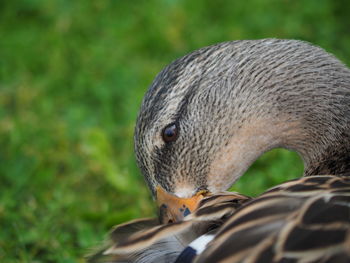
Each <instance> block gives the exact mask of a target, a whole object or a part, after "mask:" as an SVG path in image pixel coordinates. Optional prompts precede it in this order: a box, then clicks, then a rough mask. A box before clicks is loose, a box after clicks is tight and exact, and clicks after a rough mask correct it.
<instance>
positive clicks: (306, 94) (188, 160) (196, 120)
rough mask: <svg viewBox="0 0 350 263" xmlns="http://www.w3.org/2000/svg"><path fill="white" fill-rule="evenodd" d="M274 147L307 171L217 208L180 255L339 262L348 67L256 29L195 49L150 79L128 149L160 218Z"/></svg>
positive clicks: (182, 209)
mask: <svg viewBox="0 0 350 263" xmlns="http://www.w3.org/2000/svg"><path fill="white" fill-rule="evenodd" d="M278 147H282V148H286V149H290V150H293V151H296V152H297V153H298V154H299V155H300V156H301V157H302V159H303V161H304V176H305V177H303V178H301V179H298V180H295V181H291V182H286V183H284V184H281V185H279V186H276V187H274V188H273V189H271V190H269V191H267V192H266V193H264V194H262V195H261V196H259V197H257V198H255V199H254V200H252V201H248V202H244V203H242V205H241V206H240V207H239V208H237V207H236V208H235V209H234V210H233V211H232V210H231V213H230V215H229V216H227V214H225V215H224V216H223V218H221V217H220V216H218V217H216V218H215V220H214V221H217V220H218V219H220V224H219V225H217V226H216V228H215V231H214V230H213V229H212V230H210V231H209V230H208V229H206V230H205V231H202V232H201V235H202V234H210V235H211V238H210V239H208V240H210V241H206V242H202V243H203V246H204V247H202V248H200V249H198V253H195V254H194V255H191V256H189V257H187V258H189V260H188V262H246V263H252V262H349V258H350V243H349V242H350V236H349V229H350V226H349V223H350V216H349V208H350V199H349V198H350V188H349V183H350V180H349V178H350V177H348V175H349V174H350V70H349V69H348V68H347V67H346V66H345V65H344V64H342V63H341V62H340V61H339V60H337V59H336V58H335V57H334V56H332V55H330V54H328V53H327V52H325V51H324V50H323V49H321V48H319V47H316V46H313V45H311V44H309V43H306V42H303V41H297V40H279V39H263V40H245V41H233V42H225V43H220V44H217V45H213V46H209V47H205V48H202V49H199V50H197V51H194V52H192V53H190V54H188V55H186V56H184V57H182V58H180V59H178V60H175V61H174V62H172V63H171V64H170V65H168V66H167V67H165V69H164V70H163V71H162V72H160V73H159V75H158V76H157V77H156V78H155V80H154V82H153V83H152V85H151V87H150V89H149V90H148V92H147V93H146V95H145V97H144V100H143V103H142V106H141V110H140V113H139V116H138V120H137V124H136V128H135V152H136V157H137V161H138V165H139V167H140V169H141V171H142V173H143V175H144V177H145V179H146V182H147V184H148V186H149V188H150V190H151V192H152V194H153V196H154V198H155V199H156V200H157V202H158V205H159V207H160V211H161V216H160V223H161V224H163V225H165V226H167V227H166V228H171V227H170V226H172V225H173V224H175V225H176V224H179V225H181V222H188V221H191V220H193V218H195V216H194V215H196V211H199V210H200V203H201V201H202V200H206V199H207V198H209V196H212V195H213V196H215V195H217V194H218V193H220V192H223V191H225V190H227V189H228V188H229V187H230V186H231V185H232V184H233V183H234V182H235V181H236V180H237V179H238V178H239V177H240V176H241V175H242V174H243V173H244V172H245V171H246V170H247V169H248V168H249V166H250V165H251V164H252V163H253V162H254V161H255V160H256V159H257V158H258V157H259V156H260V155H261V154H263V153H264V152H266V151H268V150H270V149H273V148H278ZM220 215H221V214H220ZM209 218H210V217H208V218H207V219H208V220H206V221H207V222H208V221H209ZM202 219H203V218H202ZM193 222H197V220H195V219H194V221H193ZM182 224H184V223H182ZM186 224H189V223H186ZM174 229H175V228H174ZM142 231H144V230H141V233H145V232H142ZM160 232H161V231H160ZM168 233H171V234H170V235H172V234H174V233H177V232H176V231H175V230H174V232H172V231H168ZM139 235H142V234H140V233H139ZM201 235H198V236H201ZM131 236H132V235H131ZM193 237H194V236H193ZM125 240H129V237H126V238H125ZM131 240H132V238H131ZM157 240H158V241H160V240H163V241H164V240H165V239H157ZM163 241H161V242H160V243H162V242H163ZM190 242H193V239H192V240H187V242H185V243H184V244H185V245H184V246H183V247H182V249H185V250H183V251H189V250H190V251H193V249H192V250H191V248H189V249H187V250H186V248H185V247H186V246H187V245H189V244H190ZM151 243H152V242H150V243H149V246H148V248H149V250H148V251H152V245H151ZM155 243H157V242H155ZM155 243H154V242H153V243H152V244H155ZM157 244H159V243H157ZM167 244H169V243H167ZM116 247H118V245H116ZM116 247H115V248H116ZM146 247H147V246H146ZM142 249H145V247H144V246H143V247H142ZM170 250H171V249H170ZM107 251H109V252H108V253H112V252H111V251H114V252H113V253H116V254H117V253H120V250H118V249H114V250H113V249H112V250H107ZM116 251H117V252H116ZM134 252H135V251H134ZM134 252H133V253H134ZM108 253H107V254H108ZM113 253H112V254H113ZM186 253H187V252H186ZM175 254H176V257H177V258H178V261H177V262H186V260H187V259H186V260H185V258H186V257H185V256H186V255H184V253H183V254H181V249H180V250H177V252H176V253H175ZM174 258H175V257H174ZM111 262H114V261H111ZM115 262H119V261H115ZM120 262H122V261H120ZM135 262H146V261H138V260H135ZM165 262H166V261H165Z"/></svg>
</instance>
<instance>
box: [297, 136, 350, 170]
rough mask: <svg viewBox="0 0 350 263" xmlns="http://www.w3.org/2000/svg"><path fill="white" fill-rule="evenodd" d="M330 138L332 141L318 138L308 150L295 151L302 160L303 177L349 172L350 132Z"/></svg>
mask: <svg viewBox="0 0 350 263" xmlns="http://www.w3.org/2000/svg"><path fill="white" fill-rule="evenodd" d="M332 137H333V138H334V140H332V138H319V139H317V140H313V144H311V145H310V146H309V148H308V149H304V148H302V149H300V150H298V149H297V151H298V152H299V154H300V155H301V156H302V158H303V160H304V166H305V169H304V175H305V176H309V175H340V174H346V173H349V172H350V131H343V132H341V133H339V134H337V136H332ZM335 139H336V140H335ZM324 142H327V143H324Z"/></svg>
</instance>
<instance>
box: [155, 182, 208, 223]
mask: <svg viewBox="0 0 350 263" xmlns="http://www.w3.org/2000/svg"><path fill="white" fill-rule="evenodd" d="M156 190H157V203H158V207H159V218H160V223H162V224H167V223H173V222H178V221H181V220H182V219H183V218H184V217H185V216H187V215H189V214H191V213H192V212H193V211H194V210H196V209H197V207H198V204H199V202H200V201H201V200H202V199H203V198H204V197H205V196H207V195H209V193H208V191H206V190H203V191H199V192H197V193H196V194H195V195H194V196H192V197H189V198H179V197H177V196H175V195H172V194H169V193H167V192H166V191H165V190H164V189H163V188H162V187H161V186H157V188H156Z"/></svg>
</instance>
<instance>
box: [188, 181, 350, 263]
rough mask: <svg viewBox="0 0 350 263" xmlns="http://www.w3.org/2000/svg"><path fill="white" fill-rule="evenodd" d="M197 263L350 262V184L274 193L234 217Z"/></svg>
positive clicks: (289, 186)
mask: <svg viewBox="0 0 350 263" xmlns="http://www.w3.org/2000/svg"><path fill="white" fill-rule="evenodd" d="M195 262H244V263H253V262H350V178H348V177H334V176H310V177H304V178H302V179H298V180H293V181H290V182H287V183H284V184H281V185H279V186H277V187H274V188H272V189H270V190H269V191H267V192H266V193H264V194H262V195H261V196H260V197H258V198H256V199H254V200H252V201H250V202H248V203H247V204H246V205H244V206H243V207H241V209H239V210H238V211H237V212H236V213H234V215H233V216H232V217H231V218H230V219H229V220H228V221H227V222H226V223H225V224H224V225H223V226H222V227H221V228H220V229H219V231H218V233H217V235H216V237H215V238H214V240H213V241H212V242H210V243H209V245H208V246H207V248H206V250H205V251H204V252H203V253H202V254H201V255H200V256H199V257H198V258H196V260H195Z"/></svg>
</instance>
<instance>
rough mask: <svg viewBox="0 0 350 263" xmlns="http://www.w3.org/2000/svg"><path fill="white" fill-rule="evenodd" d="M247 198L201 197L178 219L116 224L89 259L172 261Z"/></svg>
mask: <svg viewBox="0 0 350 263" xmlns="http://www.w3.org/2000/svg"><path fill="white" fill-rule="evenodd" d="M248 200H249V198H248V197H247V196H244V195H240V194H237V193H229V192H224V193H220V194H216V195H212V196H209V197H206V198H204V199H203V200H201V202H200V204H199V206H198V209H197V210H196V211H195V212H194V213H193V214H190V215H188V216H187V217H185V219H184V221H181V222H176V223H171V224H167V225H159V224H158V220H157V219H154V218H145V219H138V220H133V221H130V222H128V223H124V224H121V225H118V226H116V227H115V228H114V229H113V230H112V231H111V233H110V241H109V244H108V246H107V247H108V248H107V249H101V250H100V251H99V252H98V253H96V254H95V255H93V256H91V257H90V260H89V262H138V263H146V262H155V260H156V261H157V262H174V261H175V260H176V258H177V257H178V256H179V255H180V253H181V252H182V251H183V249H184V248H185V247H187V246H188V245H189V244H190V243H191V242H192V241H193V240H195V239H196V238H198V237H200V236H202V235H203V234H205V233H208V232H210V231H213V230H214V229H217V228H218V227H220V226H221V225H222V224H223V223H224V222H225V221H226V220H227V219H228V218H229V217H230V216H231V215H232V214H233V213H234V211H236V210H237V208H239V207H240V206H241V205H242V204H243V203H244V202H247V201H248Z"/></svg>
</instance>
